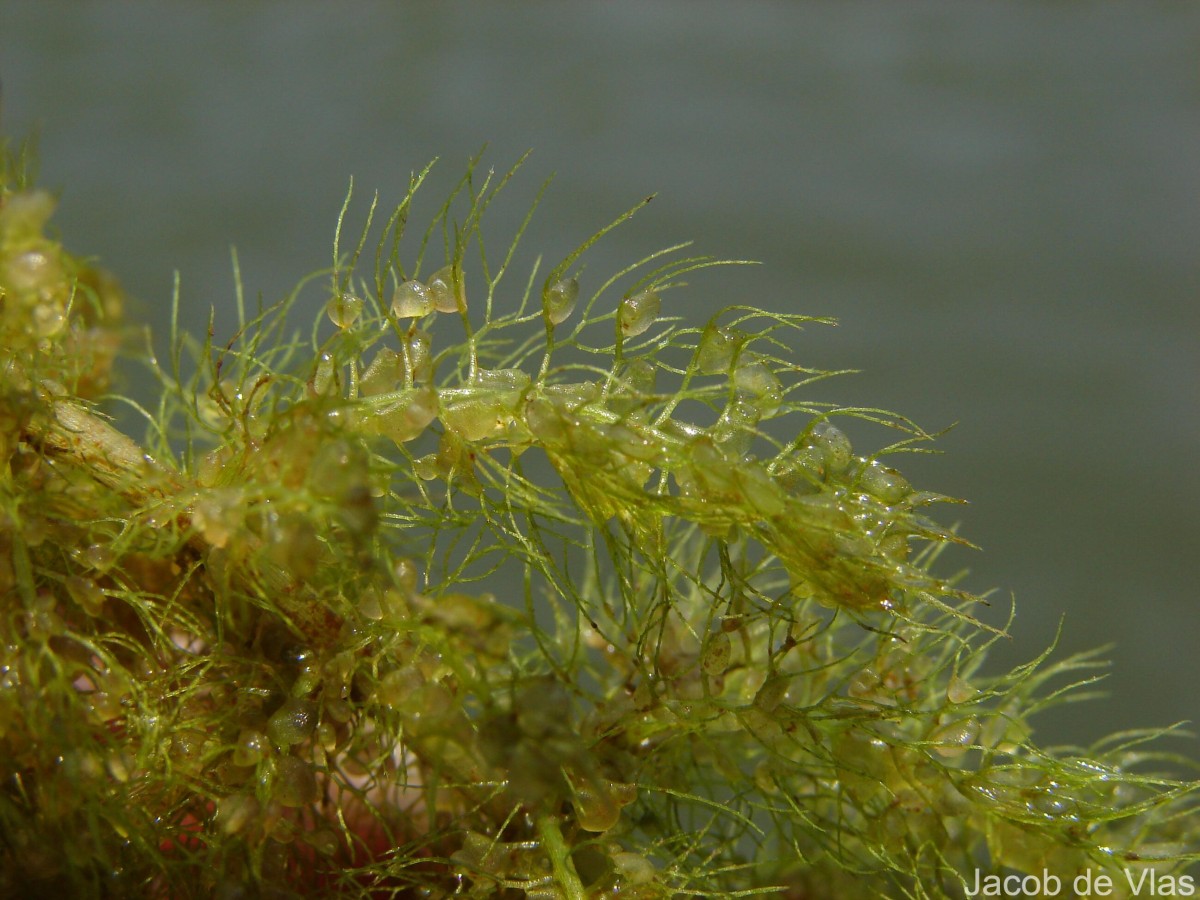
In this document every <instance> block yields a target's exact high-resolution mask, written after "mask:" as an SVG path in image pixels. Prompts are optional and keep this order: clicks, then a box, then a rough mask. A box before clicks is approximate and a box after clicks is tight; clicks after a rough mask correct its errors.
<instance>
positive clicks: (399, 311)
mask: <svg viewBox="0 0 1200 900" xmlns="http://www.w3.org/2000/svg"><path fill="white" fill-rule="evenodd" d="M431 312H433V297H432V296H430V293H429V288H427V287H425V285H423V284H421V282H419V281H417V280H416V279H412V280H411V281H402V282H401V283H400V284H399V285H397V286H396V292H395V293H394V294H392V315H394V316H395V317H396V318H397V319H419V318H420V317H422V316H427V315H429V314H430V313H431Z"/></svg>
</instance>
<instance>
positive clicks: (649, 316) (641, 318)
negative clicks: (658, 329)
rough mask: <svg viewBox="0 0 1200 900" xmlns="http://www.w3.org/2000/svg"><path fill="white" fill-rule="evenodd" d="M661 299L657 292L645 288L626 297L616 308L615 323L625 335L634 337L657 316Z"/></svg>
mask: <svg viewBox="0 0 1200 900" xmlns="http://www.w3.org/2000/svg"><path fill="white" fill-rule="evenodd" d="M661 306H662V300H661V299H660V298H659V296H658V292H657V291H655V290H652V289H649V288H647V289H646V290H644V291H638V292H637V293H636V294H634V295H632V296H630V297H626V298H625V299H623V300H622V301H621V305H620V307H618V309H617V324H618V325H619V326H620V329H621V333H622V334H624V335H625V337H636V336H637V335H639V334H641V333H642V332H644V331H645V330H646V329H648V328H649V327H650V326H651V325H653V324H654V320H655V319H656V318H657V317H658V311H659V308H660V307H661Z"/></svg>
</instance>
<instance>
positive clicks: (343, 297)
mask: <svg viewBox="0 0 1200 900" xmlns="http://www.w3.org/2000/svg"><path fill="white" fill-rule="evenodd" d="M362 309H363V302H362V298H361V297H356V296H354V295H353V294H351V293H349V292H348V291H343V292H342V293H340V294H338V295H337V296H336V297H333V298H331V299H330V301H329V302H328V303H327V304H325V314H326V315H327V316H329V321H331V322H333V324H334V325H336V326H337V327H338V328H349V327H350V326H351V325H353V324H354V323H355V322H357V321H358V317H359V315H360V314H361V313H362Z"/></svg>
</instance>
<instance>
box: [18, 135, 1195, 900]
mask: <svg viewBox="0 0 1200 900" xmlns="http://www.w3.org/2000/svg"><path fill="white" fill-rule="evenodd" d="M428 171H429V170H428V169H426V170H425V171H423V172H421V173H419V174H417V175H414V176H413V177H412V179H411V181H410V184H409V187H408V191H407V194H406V196H405V198H404V200H403V201H402V202H401V203H400V204H399V205H398V206H397V208H396V209H395V210H394V211H393V212H392V213H391V215H390V216H388V217H387V219H386V222H384V223H383V227H382V234H381V235H380V236H377V237H375V238H374V239H373V238H372V235H373V234H375V232H374V231H373V226H372V222H373V220H374V219H375V218H376V213H377V212H378V204H377V203H375V202H373V203H372V204H371V206H370V210H369V212H368V213H367V215H366V217H365V223H364V224H363V226H362V227H361V229H356V236H355V237H354V238H353V239H352V240H348V239H347V234H348V232H349V223H348V221H347V219H348V210H349V208H350V205H351V204H350V197H349V196H348V197H347V204H346V206H345V207H343V210H342V215H341V216H340V217H339V219H338V222H337V228H336V231H335V239H334V252H333V262H332V265H331V267H330V268H328V269H326V270H324V271H322V272H320V273H318V274H317V275H315V276H311V277H310V278H308V279H306V280H305V281H304V282H302V283H301V285H300V287H298V288H297V289H296V291H295V292H293V293H292V294H291V295H289V296H288V297H287V298H285V299H284V300H282V301H281V302H279V303H277V304H274V305H272V306H268V307H266V308H258V309H255V310H247V309H246V307H245V303H244V301H243V298H242V295H241V292H240V290H239V292H238V295H237V298H236V302H237V310H238V315H239V327H238V329H237V331H236V333H235V334H233V335H232V336H217V335H215V334H213V329H212V328H211V327H210V329H209V333H208V334H207V335H204V336H201V337H200V338H196V337H193V336H189V335H186V334H181V333H179V331H178V329H177V328H175V327H173V328H172V333H171V335H170V350H169V355H168V356H167V358H165V359H159V358H156V357H155V355H154V354H153V353H152V352H151V351H145V352H142V353H140V354H131V355H133V356H138V357H140V359H141V361H142V362H143V363H144V364H145V365H146V366H148V368H149V371H150V372H152V373H153V374H154V376H155V377H156V378H157V380H158V382H159V384H160V386H161V390H160V392H159V399H158V401H157V404H156V405H153V406H152V407H151V408H145V407H138V411H139V412H140V414H141V415H142V416H143V417H144V419H145V422H146V424H147V430H146V435H145V437H144V438H143V439H141V440H135V439H134V438H132V437H130V436H128V435H127V434H125V433H122V432H121V431H119V430H118V429H117V428H116V427H115V426H114V425H113V424H112V422H111V421H110V420H109V419H107V418H106V416H105V415H104V411H103V404H104V403H106V402H108V403H111V402H112V398H110V397H109V396H108V394H107V391H108V390H109V382H110V373H111V369H112V365H113V363H114V360H115V359H116V358H117V357H118V355H119V354H122V353H127V354H128V353H129V351H128V350H127V347H128V345H129V340H128V334H129V333H128V332H127V331H126V330H124V326H122V325H121V324H120V314H121V306H122V303H121V294H120V290H119V288H118V287H117V285H116V283H115V282H114V280H113V279H112V278H111V277H110V276H108V275H106V274H104V273H103V272H101V271H100V270H99V269H97V268H95V267H93V266H92V265H90V264H87V263H84V262H81V261H79V260H77V259H75V258H74V257H72V256H71V255H69V254H68V253H67V252H66V251H65V250H64V249H63V248H62V247H61V246H60V244H59V243H58V242H57V241H56V240H55V239H54V238H53V237H50V236H48V235H47V233H46V230H45V226H46V223H47V220H48V218H49V217H50V215H51V212H52V210H53V206H54V203H53V200H52V198H51V197H50V195H49V194H47V193H46V192H44V191H42V190H39V189H38V188H36V187H35V186H34V185H33V184H32V179H31V177H30V176H29V166H28V160H27V157H26V156H24V155H23V154H21V153H19V152H17V153H11V154H6V157H5V161H4V163H3V170H2V172H0V348H2V349H0V365H2V367H3V380H2V381H0V462H2V463H3V466H2V467H0V523H2V527H0V589H2V591H3V606H2V608H0V893H3V894H5V895H6V896H7V895H17V896H25V895H30V896H32V895H42V896H50V895H61V896H74V897H88V896H97V897H98V896H137V897H147V896H150V897H192V896H195V897H211V896H218V897H252V896H270V897H284V896H299V895H308V894H316V895H320V896H347V897H354V896H397V897H408V896H412V897H441V896H450V895H455V896H464V897H481V898H482V897H491V898H502V897H521V896H525V897H531V898H570V900H579V898H585V897H587V898H600V897H628V898H653V897H675V896H698V897H721V896H759V895H766V894H772V893H781V894H783V895H784V896H787V897H793V898H799V897H806V898H820V897H828V898H834V897H837V898H842V897H856V896H863V897H876V896H894V897H902V896H903V897H943V896H961V895H962V894H963V893H964V892H965V891H968V890H970V889H971V887H972V885H973V884H974V882H975V879H976V878H977V877H978V873H980V872H982V873H993V874H1003V873H1018V874H1043V873H1046V874H1052V875H1054V876H1055V877H1061V878H1062V879H1063V880H1064V881H1065V882H1070V880H1071V879H1074V878H1076V877H1078V876H1079V875H1080V874H1081V873H1087V874H1089V876H1090V875H1097V876H1098V875H1103V874H1104V873H1108V874H1110V875H1112V876H1113V877H1114V879H1117V881H1116V884H1117V888H1118V891H1117V892H1119V890H1120V889H1124V888H1126V887H1127V884H1126V881H1124V880H1121V879H1120V877H1119V876H1121V875H1128V874H1130V873H1133V874H1134V875H1136V876H1138V877H1143V876H1145V874H1146V873H1147V872H1149V873H1150V876H1151V877H1153V878H1156V879H1159V881H1158V883H1159V884H1160V885H1161V884H1163V883H1165V882H1164V881H1163V879H1174V878H1181V879H1182V878H1186V877H1187V876H1183V875H1181V874H1180V873H1181V872H1182V867H1183V866H1184V865H1185V864H1186V863H1187V862H1188V861H1190V860H1192V859H1193V858H1194V855H1195V850H1196V834H1197V818H1196V815H1195V813H1194V811H1193V806H1192V804H1193V801H1192V793H1193V791H1194V787H1195V785H1194V784H1192V783H1190V782H1180V781H1176V780H1174V779H1173V778H1172V777H1170V773H1173V772H1178V771H1179V770H1180V769H1182V768H1184V767H1187V766H1190V765H1191V764H1190V763H1188V762H1187V761H1186V760H1185V759H1182V758H1179V757H1176V756H1173V755H1171V754H1168V753H1166V752H1164V751H1162V750H1159V749H1157V747H1158V745H1157V743H1151V742H1150V741H1151V739H1152V738H1155V737H1157V735H1156V734H1150V733H1142V732H1125V733H1122V734H1119V735H1117V736H1115V737H1114V738H1112V739H1110V740H1108V741H1105V742H1102V743H1100V744H1098V745H1096V746H1094V747H1091V748H1087V749H1078V750H1075V749H1069V748H1068V749H1065V750H1059V751H1056V752H1050V751H1047V750H1045V749H1042V748H1039V746H1038V745H1037V744H1036V743H1034V741H1033V740H1032V727H1031V724H1030V719H1031V717H1033V716H1034V715H1035V714H1037V713H1040V712H1043V711H1044V710H1046V709H1048V708H1050V707H1052V706H1053V705H1055V704H1057V703H1061V702H1063V701H1065V700H1068V699H1071V698H1072V697H1074V696H1075V693H1074V692H1075V689H1076V688H1077V687H1078V686H1080V685H1086V684H1088V683H1089V681H1091V680H1092V679H1094V677H1095V676H1096V672H1095V670H1096V668H1097V666H1098V665H1099V663H1098V662H1097V660H1096V658H1095V656H1094V654H1083V655H1078V656H1073V657H1069V658H1066V659H1062V660H1058V661H1052V660H1051V658H1050V653H1049V651H1047V652H1046V653H1043V654H1041V655H1039V656H1037V658H1036V659H1034V660H1033V661H1032V662H1029V663H1027V664H1025V665H1021V666H1019V667H1017V668H1016V669H1014V670H1013V671H1011V672H1008V673H1003V674H987V673H986V672H985V671H984V669H983V668H982V667H981V663H982V660H983V657H984V654H985V652H986V651H987V649H988V647H989V646H990V645H992V644H993V643H994V642H995V641H996V640H998V639H1000V638H1001V636H1002V635H1003V631H1002V630H1000V629H996V628H993V627H989V626H986V625H984V624H982V623H981V622H980V621H978V620H977V619H976V618H975V613H976V611H977V610H978V608H979V603H980V602H981V601H980V600H979V598H977V597H974V596H972V595H971V594H969V593H967V592H966V591H964V590H963V589H962V588H961V587H959V586H958V585H957V584H956V583H955V580H954V579H949V578H946V577H943V576H941V575H938V574H937V573H936V572H935V569H934V562H935V560H936V557H937V555H938V551H939V549H940V548H942V547H944V546H945V545H947V544H948V543H954V542H962V539H961V538H959V537H958V536H957V535H956V534H955V533H954V532H953V531H952V530H950V529H947V528H946V527H944V526H942V525H939V524H938V523H937V521H936V520H935V518H934V517H933V516H932V514H931V510H932V509H936V508H937V506H938V504H941V503H944V502H946V501H947V500H948V498H946V497H943V496H941V495H938V494H936V493H933V492H930V491H926V490H922V489H918V488H915V487H913V486H912V485H910V484H909V482H908V481H907V480H906V479H905V478H904V476H903V475H901V474H900V472H899V471H897V469H896V468H894V467H893V463H894V461H895V460H896V459H897V458H899V457H900V455H901V454H903V453H905V452H914V451H920V450H921V449H922V448H923V447H924V446H925V445H926V443H927V442H928V441H929V439H930V435H929V434H927V433H926V432H925V431H923V430H922V429H921V428H920V427H918V426H917V425H916V424H914V423H912V422H910V421H909V420H907V419H905V418H903V417H900V416H896V415H893V414H891V413H888V412H885V411H882V410H877V409H862V408H855V409H846V408H838V407H835V406H831V405H828V404H825V403H821V402H817V401H815V400H813V399H812V398H811V397H809V396H808V395H807V394H806V391H807V389H808V388H809V386H810V385H812V384H813V383H814V382H815V381H816V380H818V379H823V378H825V377H826V376H827V375H828V374H830V373H826V372H820V371H816V370H812V369H808V368H805V367H803V366H801V365H799V364H797V363H796V362H794V361H793V360H792V358H791V348H792V345H793V344H800V343H801V330H802V329H803V328H805V327H806V326H821V325H824V324H825V320H820V319H813V318H808V317H805V316H800V315H795V314H791V313H782V312H773V311H770V310H763V309H757V308H753V307H750V306H734V307H731V308H729V309H727V310H725V311H724V312H722V313H721V314H720V315H718V316H715V317H713V318H712V319H710V320H709V321H707V322H693V321H690V320H689V318H688V317H687V316H686V315H685V314H684V312H685V306H684V304H683V303H682V302H681V301H678V300H677V299H676V298H677V297H678V296H679V294H678V292H677V290H678V289H679V288H681V287H682V286H683V279H684V278H685V277H686V276H688V275H690V274H691V273H694V272H696V271H698V270H701V269H704V268H706V267H709V266H713V265H718V264H723V263H722V261H720V260H716V259H713V258H711V257H707V256H697V255H692V254H691V253H690V251H689V250H688V249H687V245H682V244H681V245H677V246H673V247H668V248H667V249H665V250H661V251H657V252H654V253H651V254H649V255H647V256H646V257H644V258H643V259H641V260H638V261H637V262H635V263H633V264H631V265H629V266H627V267H626V268H624V269H623V270H622V271H620V272H617V273H616V274H614V275H612V276H611V277H606V278H596V277H595V276H593V275H592V274H591V273H590V272H587V273H585V272H584V271H583V268H582V264H581V259H582V258H583V256H584V254H585V253H586V252H587V251H588V249H589V248H590V247H591V246H592V245H593V244H594V243H595V242H596V241H597V240H599V239H600V238H602V237H603V236H604V235H605V234H606V233H607V232H608V231H609V230H610V229H611V228H613V227H615V226H617V225H619V224H620V223H622V222H623V221H625V220H626V219H628V218H629V217H630V216H632V215H633V214H634V213H635V212H636V210H637V209H638V207H640V206H641V205H642V204H638V205H637V206H635V207H634V208H633V209H631V210H629V211H628V212H626V213H624V214H623V215H621V216H619V217H618V218H617V219H616V220H615V221H614V222H612V224H610V225H608V226H606V227H605V228H603V229H601V230H600V231H599V232H598V233H597V234H595V235H593V236H592V237H590V238H588V239H587V240H585V241H583V243H581V244H580V245H579V247H578V248H577V249H576V250H575V251H573V252H572V253H570V254H569V255H568V256H567V257H566V258H565V259H563V260H562V261H561V262H560V263H558V264H557V265H555V266H554V267H553V268H552V269H550V270H549V271H547V272H543V271H542V270H541V268H540V267H539V266H537V265H534V266H533V270H532V271H531V272H528V273H525V274H518V273H517V272H516V271H515V270H514V269H515V259H516V256H517V248H518V245H519V243H520V241H521V238H522V235H523V233H524V231H525V225H522V226H521V227H520V229H519V230H518V232H517V234H516V236H515V237H514V238H513V239H512V240H511V241H510V242H509V243H508V244H507V247H506V249H505V250H504V252H503V253H501V254H499V255H497V254H495V253H494V252H492V251H491V250H489V249H487V248H485V242H484V238H483V228H482V223H483V219H484V214H485V212H486V211H487V209H488V208H489V206H490V204H492V203H493V201H495V200H496V198H497V197H498V195H499V194H500V193H501V191H502V190H503V189H504V188H505V187H506V186H507V185H509V183H510V181H511V180H512V178H513V176H514V175H515V173H516V167H514V168H513V169H512V170H510V171H508V172H505V173H502V174H501V175H499V176H497V175H496V174H495V173H493V172H490V171H488V172H483V171H482V170H481V168H480V167H479V165H478V160H473V161H472V163H471V165H470V166H469V168H468V171H467V174H466V176H465V177H464V178H463V179H462V180H461V181H460V182H459V183H458V185H457V187H456V189H455V190H454V191H453V193H452V194H451V196H450V198H449V199H448V200H447V201H446V203H445V204H444V205H442V206H441V207H440V209H439V210H438V211H437V213H436V214H435V215H434V217H433V222H432V224H431V225H429V226H428V227H427V228H426V229H424V230H423V231H420V232H418V233H417V234H416V235H412V236H410V235H408V234H407V231H408V227H407V226H408V222H409V217H410V211H411V208H412V205H413V201H414V197H415V195H416V193H417V191H418V188H419V187H420V186H421V184H422V183H423V182H424V181H425V180H426V175H427V173H428ZM538 196H539V197H540V196H541V195H540V193H539V194H538ZM533 205H534V206H536V202H535V203H534V204H533ZM532 213H533V210H532V209H530V212H529V214H530V215H532ZM524 222H525V224H527V223H528V222H529V218H528V216H527V217H526V218H525V220H524ZM373 240H374V241H375V244H376V247H377V249H376V250H375V252H374V255H373V258H372V255H371V254H370V253H369V252H367V253H364V251H365V250H366V248H367V247H368V246H369V245H370V244H371V242H372V241H373ZM308 295H317V296H319V297H320V298H321V303H322V305H323V309H322V311H321V314H320V315H319V317H318V318H317V320H316V321H315V322H313V323H312V324H311V325H309V326H306V327H305V328H304V329H303V330H293V329H292V327H291V326H290V325H289V324H288V322H289V318H288V317H289V314H292V315H293V317H294V315H295V310H294V309H293V307H295V306H296V305H297V301H298V299H299V298H301V297H302V296H308ZM175 311H176V316H175V318H174V319H173V321H177V319H178V316H177V313H178V300H176V307H175ZM804 339H805V340H807V338H804ZM847 423H851V424H853V425H855V426H856V427H858V426H863V427H866V426H869V427H870V428H874V429H877V431H878V433H883V434H890V435H891V436H892V439H891V441H890V443H888V444H887V445H886V446H884V447H882V448H881V449H878V450H868V451H863V450H861V449H860V448H856V447H854V446H852V444H851V441H850V438H849V437H848V436H847V431H848V430H852V429H850V428H849V427H847ZM1064 682H1065V683H1064ZM1179 883H1181V884H1183V883H1185V882H1182V881H1181V882H1179ZM1129 889H1130V890H1132V888H1129ZM1114 895H1115V893H1114Z"/></svg>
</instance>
